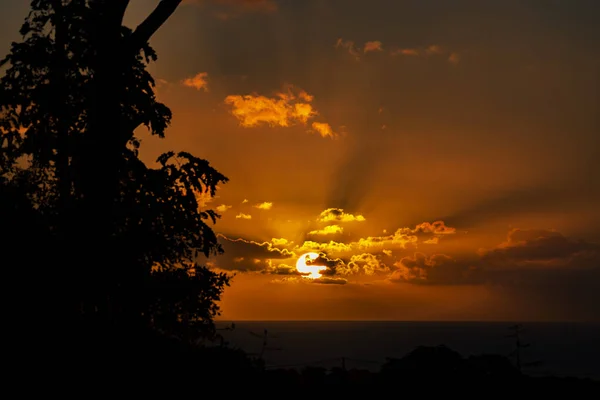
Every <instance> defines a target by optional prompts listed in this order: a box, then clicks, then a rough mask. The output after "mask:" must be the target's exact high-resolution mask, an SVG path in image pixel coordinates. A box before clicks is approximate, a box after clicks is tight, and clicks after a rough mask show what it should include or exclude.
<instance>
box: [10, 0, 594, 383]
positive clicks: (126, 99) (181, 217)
mask: <svg viewBox="0 0 600 400" xmlns="http://www.w3.org/2000/svg"><path fill="white" fill-rule="evenodd" d="M128 3H129V2H128V1H108V0H104V1H102V0H95V1H92V0H89V1H84V0H72V1H61V0H55V1H52V0H34V1H32V2H31V13H30V14H29V15H28V17H27V18H26V20H25V22H24V24H23V27H22V29H21V34H22V36H23V39H22V41H21V42H19V43H14V44H13V45H12V48H11V51H10V53H9V54H8V55H7V56H6V58H4V59H3V60H2V61H1V62H0V66H1V67H2V69H3V72H2V74H3V75H2V77H1V78H0V107H1V109H0V130H1V133H2V136H1V141H0V227H1V228H2V230H3V235H2V237H3V240H2V242H1V246H2V247H1V251H2V254H1V257H2V266H3V268H4V271H5V273H6V275H5V277H4V281H3V282H5V290H4V294H5V301H4V304H5V308H6V309H7V310H6V311H7V312H6V313H4V320H3V327H4V330H5V332H7V333H8V336H9V337H8V338H6V339H5V340H4V341H3V346H4V350H5V354H9V355H10V356H11V357H10V358H7V361H6V362H7V366H8V367H9V368H10V370H11V371H12V373H13V374H14V375H16V376H17V378H18V379H19V381H35V382H37V383H39V382H45V384H44V385H42V386H41V387H40V389H41V390H45V391H47V392H48V391H49V389H50V388H56V387H61V388H63V389H65V388H74V387H84V389H85V390H88V391H89V392H88V393H92V392H93V391H94V390H97V388H98V387H101V386H104V387H108V386H111V387H113V386H115V387H116V386H117V385H118V384H121V383H128V384H133V385H136V384H139V385H141V386H143V387H144V388H152V387H154V385H159V384H161V383H168V384H172V385H177V387H184V388H189V390H193V389H195V388H197V387H202V390H205V386H202V385H204V384H212V385H216V384H225V385H231V384H234V385H239V384H241V383H247V384H251V385H254V386H256V385H263V386H265V387H280V386H282V387H284V386H285V385H287V386H288V387H296V386H297V387H310V386H315V385H343V386H344V387H349V386H352V385H364V384H374V385H380V386H381V385H383V384H386V385H398V384H402V383H403V382H404V383H405V384H406V385H407V387H408V386H410V387H416V386H415V385H417V386H418V387H421V388H429V389H436V388H437V389H439V388H442V389H445V390H447V391H450V390H452V389H457V390H460V389H461V388H467V387H468V388H473V387H480V385H487V387H488V388H487V389H485V390H487V391H489V390H494V389H493V388H494V387H501V388H506V387H513V386H515V385H519V386H521V385H524V386H526V387H531V388H535V389H536V390H539V389H541V388H544V389H549V390H553V389H554V388H561V389H562V388H567V389H572V388H584V389H592V388H595V389H597V383H594V382H592V381H588V380H576V379H549V378H543V379H542V378H528V377H527V376H524V375H523V374H521V373H520V371H519V369H518V367H515V366H514V365H513V364H512V363H511V362H510V361H509V360H508V359H506V358H503V357H501V356H495V355H482V356H477V357H469V358H466V359H465V358H463V357H462V356H460V355H459V354H458V353H456V352H454V351H452V350H450V349H448V348H446V347H443V346H440V347H420V348H417V349H415V350H414V351H413V352H411V353H410V354H408V355H406V356H405V357H403V358H401V359H390V360H389V361H388V362H387V363H386V364H385V365H384V366H383V367H382V368H381V371H380V372H378V373H373V372H368V371H361V370H345V369H343V368H339V369H333V370H331V371H326V370H324V369H319V368H311V367H309V368H305V369H303V370H301V371H296V370H287V369H275V370H272V369H266V368H265V365H264V362H262V361H261V359H260V358H254V357H251V356H248V355H247V354H245V353H244V352H242V351H241V350H237V349H232V348H229V347H227V346H226V345H225V344H224V343H223V345H206V344H203V345H198V343H213V342H214V341H215V340H216V341H217V343H218V341H219V336H218V332H217V330H216V329H215V325H214V322H213V318H214V317H215V316H217V315H219V307H218V301H219V299H220V296H221V294H222V292H223V290H224V289H225V287H226V286H227V285H228V284H229V276H227V275H225V274H222V273H217V272H214V271H212V270H210V269H208V268H206V267H204V266H201V265H198V264H197V263H196V259H197V256H198V255H199V254H204V255H210V254H218V253H219V252H221V247H220V245H219V243H218V241H217V237H216V235H215V233H214V232H213V231H212V229H211V227H210V226H209V223H210V222H211V221H212V222H213V223H214V222H215V221H216V219H217V218H218V217H219V215H218V214H216V213H215V212H214V211H212V210H204V209H201V207H200V206H201V204H200V202H199V196H200V195H201V194H203V193H209V194H210V195H214V193H215V190H216V187H217V185H218V184H221V183H224V182H227V178H226V177H225V176H224V175H222V174H221V173H219V172H218V171H217V170H216V169H214V168H213V167H211V166H210V164H209V162H208V161H206V160H203V159H200V158H197V157H195V156H193V155H192V154H189V153H186V152H178V153H177V152H167V153H165V154H163V155H161V156H160V157H159V158H158V160H157V162H158V167H156V168H152V167H150V166H147V165H145V164H144V163H143V162H142V161H141V160H140V158H139V154H138V151H139V148H140V141H139V139H138V138H136V136H135V134H134V131H135V130H136V129H137V128H138V127H140V126H145V127H146V128H147V129H148V130H149V131H150V132H151V133H152V134H153V135H156V136H158V137H164V136H165V134H166V128H167V127H168V126H169V124H170V122H171V112H170V110H169V108H168V107H167V106H166V105H164V104H162V103H160V102H159V101H158V100H157V99H156V97H155V94H154V80H153V78H152V76H151V75H150V74H149V73H148V71H147V70H146V67H147V65H148V63H149V62H152V61H154V60H156V58H157V55H156V54H155V52H154V51H153V50H152V48H151V47H150V45H149V44H148V42H149V40H150V38H151V37H152V35H153V34H154V33H155V32H156V31H157V30H158V29H159V28H160V26H161V25H162V24H163V23H164V22H165V21H166V20H167V19H168V18H169V17H170V15H171V14H172V13H173V12H174V11H175V9H176V8H177V7H178V6H179V5H180V3H181V0H162V1H157V6H156V8H155V10H154V11H153V12H152V13H151V14H150V15H148V16H147V18H146V19H145V20H144V21H143V22H142V23H141V24H140V25H139V26H138V27H137V28H135V29H133V30H132V29H129V28H126V27H124V26H123V25H122V21H123V16H124V14H125V11H126V9H127V6H128ZM48 382H51V383H52V386H48ZM196 382H198V383H200V385H198V384H197V383H196ZM227 387H231V386H221V388H227ZM238 388H239V389H240V390H242V389H244V388H243V387H238ZM423 390H425V389H423Z"/></svg>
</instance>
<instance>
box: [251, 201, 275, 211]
mask: <svg viewBox="0 0 600 400" xmlns="http://www.w3.org/2000/svg"><path fill="white" fill-rule="evenodd" d="M254 208H258V209H260V210H270V209H271V208H273V203H271V202H268V201H265V202H262V203H259V204H256V205H254Z"/></svg>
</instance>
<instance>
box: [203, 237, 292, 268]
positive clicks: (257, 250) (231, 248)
mask: <svg viewBox="0 0 600 400" xmlns="http://www.w3.org/2000/svg"><path fill="white" fill-rule="evenodd" d="M218 236H219V239H220V240H219V242H220V243H221V246H222V247H223V250H224V254H220V255H218V256H214V257H211V258H210V261H211V262H213V263H214V264H215V266H217V267H218V268H221V269H224V270H231V271H262V270H266V269H268V268H269V266H270V264H269V261H268V260H282V259H288V258H293V257H295V254H294V253H293V252H291V251H289V250H287V249H280V248H277V247H275V246H274V245H273V244H272V243H271V242H257V241H253V240H247V239H242V238H238V239H231V238H229V237H227V236H224V235H218ZM282 271H283V269H282Z"/></svg>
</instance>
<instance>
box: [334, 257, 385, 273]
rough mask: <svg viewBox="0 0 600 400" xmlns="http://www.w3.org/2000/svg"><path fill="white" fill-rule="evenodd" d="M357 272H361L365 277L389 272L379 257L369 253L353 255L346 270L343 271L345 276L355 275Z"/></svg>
mask: <svg viewBox="0 0 600 400" xmlns="http://www.w3.org/2000/svg"><path fill="white" fill-rule="evenodd" d="M359 270H362V272H363V273H364V274H366V275H373V274H376V273H380V272H389V271H390V269H389V268H388V267H387V266H386V265H385V264H384V263H383V262H382V261H381V259H380V258H379V257H377V256H376V255H374V254H371V253H362V254H355V255H353V256H352V257H351V258H350V262H349V263H348V265H347V270H346V271H345V272H346V274H348V273H356V272H357V271H359Z"/></svg>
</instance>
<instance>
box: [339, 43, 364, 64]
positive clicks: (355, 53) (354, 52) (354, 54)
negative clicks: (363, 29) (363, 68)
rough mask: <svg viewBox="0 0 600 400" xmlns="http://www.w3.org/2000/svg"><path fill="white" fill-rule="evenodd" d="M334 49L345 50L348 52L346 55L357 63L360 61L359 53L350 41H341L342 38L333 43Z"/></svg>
mask: <svg viewBox="0 0 600 400" xmlns="http://www.w3.org/2000/svg"><path fill="white" fill-rule="evenodd" d="M335 48H336V49H345V50H346V51H347V52H348V54H350V55H351V56H352V57H354V58H355V59H356V60H357V61H358V60H360V53H359V52H358V50H357V49H356V47H355V46H354V42H353V41H351V40H343V39H342V38H339V39H338V40H337V42H336V43H335Z"/></svg>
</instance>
